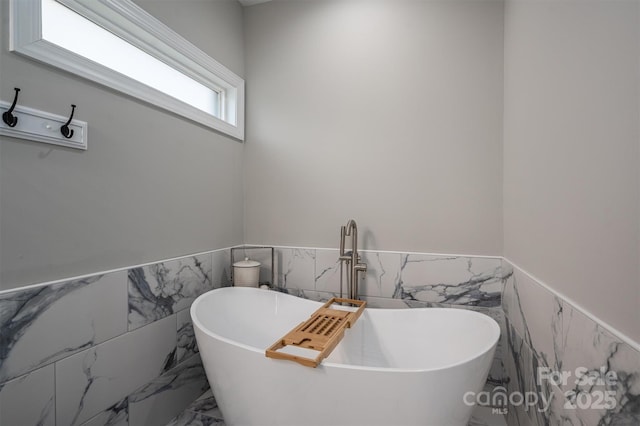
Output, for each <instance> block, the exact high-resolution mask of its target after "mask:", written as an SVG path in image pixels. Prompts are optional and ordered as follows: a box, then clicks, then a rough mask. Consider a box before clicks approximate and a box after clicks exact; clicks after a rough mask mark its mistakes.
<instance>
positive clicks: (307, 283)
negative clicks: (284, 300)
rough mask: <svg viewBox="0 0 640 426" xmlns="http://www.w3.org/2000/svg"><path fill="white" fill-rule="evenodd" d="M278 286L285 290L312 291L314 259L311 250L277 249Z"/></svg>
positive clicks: (313, 285)
mask: <svg viewBox="0 0 640 426" xmlns="http://www.w3.org/2000/svg"><path fill="white" fill-rule="evenodd" d="M276 257H277V260H276V263H277V265H278V268H277V269H278V286H279V287H281V288H286V289H301V290H314V287H315V276H316V275H315V263H316V262H315V259H316V251H315V250H313V249H298V248H277V249H276Z"/></svg>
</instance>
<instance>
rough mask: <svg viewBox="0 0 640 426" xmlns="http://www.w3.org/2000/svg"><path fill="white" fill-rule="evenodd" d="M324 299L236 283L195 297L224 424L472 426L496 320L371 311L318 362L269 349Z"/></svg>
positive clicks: (455, 312) (437, 311)
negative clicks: (274, 354)
mask: <svg viewBox="0 0 640 426" xmlns="http://www.w3.org/2000/svg"><path fill="white" fill-rule="evenodd" d="M320 306H321V303H319V302H313V301H310V300H305V299H301V298H297V297H294V296H290V295H287V294H283V293H278V292H274V291H268V290H260V289H254V288H238V287H229V288H222V289H217V290H213V291H210V292H208V293H205V294H203V295H201V296H200V297H198V298H197V299H196V301H195V302H194V303H193V305H192V306H191V318H192V319H193V324H194V329H195V334H196V339H197V342H198V346H199V348H200V354H201V356H202V361H203V364H204V368H205V371H206V374H207V378H208V380H209V383H210V384H211V388H212V389H213V394H214V396H215V399H216V401H217V402H218V406H219V407H220V410H221V411H222V414H223V416H224V419H225V424H227V425H228V426H233V425H242V426H244V425H247V426H248V425H256V426H263V425H265V426H266V425H278V426H287V425H291V426H303V425H320V426H338V425H366V426H370V425H384V426H391V425H393V426H396V425H397V426H400V425H419V426H428V425H433V426H445V425H461V426H462V425H464V426H466V424H467V422H468V421H469V418H470V417H471V411H472V409H473V407H472V406H470V405H468V404H467V403H465V398H463V397H464V395H465V393H467V392H479V391H481V390H482V388H483V385H484V382H485V380H486V378H487V374H488V372H489V368H490V366H491V360H492V358H493V352H494V351H495V347H496V344H497V342H498V338H499V336H500V328H499V326H498V324H497V323H496V322H495V321H494V320H493V319H491V318H490V317H488V316H486V315H483V314H481V313H478V312H473V311H469V310H464V309H442V308H425V309H366V310H365V312H364V313H363V314H362V316H361V317H360V319H359V320H358V321H357V322H356V324H355V326H354V327H352V328H351V329H347V330H346V332H345V336H344V338H343V340H342V342H341V343H340V344H338V346H337V347H336V348H335V350H334V351H333V352H332V354H331V355H330V356H329V357H327V358H326V359H325V360H324V361H323V362H322V364H321V365H319V366H318V367H317V368H310V367H305V366H302V365H299V364H297V363H295V362H292V361H286V360H276V359H271V358H267V357H266V356H265V349H266V348H267V347H269V346H271V344H273V343H274V342H275V341H276V340H278V339H279V338H280V337H282V336H283V335H284V334H286V333H287V332H288V331H289V330H290V329H292V328H293V327H295V326H297V325H298V324H300V323H301V322H303V321H306V320H307V319H308V318H309V315H310V314H312V313H313V312H314V311H315V310H316V309H317V308H318V307H320ZM469 399H470V400H473V398H470V397H469V396H467V397H466V400H467V402H468V401H469Z"/></svg>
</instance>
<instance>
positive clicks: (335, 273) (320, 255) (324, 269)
mask: <svg viewBox="0 0 640 426" xmlns="http://www.w3.org/2000/svg"><path fill="white" fill-rule="evenodd" d="M339 257H340V251H339V250H321V249H319V250H316V266H315V280H314V281H315V290H317V291H328V292H331V293H336V294H339V293H340V260H339V259H338V258H339ZM343 287H344V288H343V295H344V296H345V297H346V295H347V283H346V279H345V280H344V283H343Z"/></svg>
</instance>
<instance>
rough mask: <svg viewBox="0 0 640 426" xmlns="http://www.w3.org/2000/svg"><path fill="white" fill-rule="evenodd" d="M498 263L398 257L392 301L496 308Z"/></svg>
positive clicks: (500, 277) (499, 290)
mask: <svg viewBox="0 0 640 426" xmlns="http://www.w3.org/2000/svg"><path fill="white" fill-rule="evenodd" d="M503 283H504V277H503V274H502V267H501V265H500V260H499V259H491V258H471V257H442V256H428V255H414V254H404V255H402V259H401V263H400V277H399V280H398V282H397V283H396V287H395V290H394V293H393V298H396V299H409V300H416V301H424V302H436V303H445V304H450V305H466V306H484V307H496V306H500V303H501V294H502V287H503Z"/></svg>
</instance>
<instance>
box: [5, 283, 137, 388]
mask: <svg viewBox="0 0 640 426" xmlns="http://www.w3.org/2000/svg"><path fill="white" fill-rule="evenodd" d="M126 304H127V283H126V272H124V271H121V272H113V273H110V274H106V275H95V276H92V277H88V278H82V279H78V280H72V281H67V282H63V283H58V284H53V285H48V286H43V287H37V288H32V289H27V290H17V291H15V292H11V293H6V294H3V295H2V296H0V341H1V342H2V345H1V347H0V382H4V381H7V380H10V379H12V378H14V377H17V376H20V375H22V374H25V373H27V372H29V371H32V370H34V369H36V368H38V367H40V366H43V365H46V364H49V363H52V362H54V361H56V360H58V359H61V358H64V357H66V356H69V355H71V354H73V353H76V352H78V351H80V350H83V349H86V348H88V347H90V346H93V345H96V344H98V343H100V342H103V341H106V340H108V339H111V338H113V337H115V336H118V335H120V334H122V333H125V332H126V329H127V327H126V319H125V317H126ZM61 330H64V332H61Z"/></svg>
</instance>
